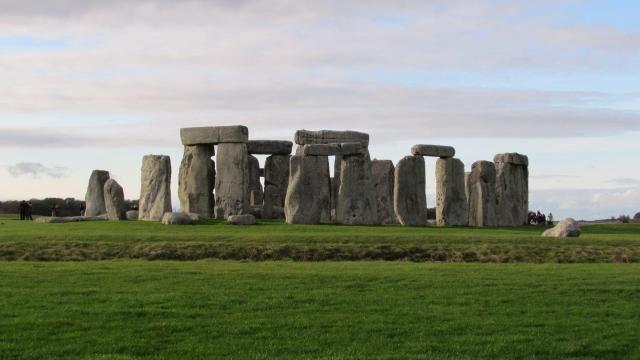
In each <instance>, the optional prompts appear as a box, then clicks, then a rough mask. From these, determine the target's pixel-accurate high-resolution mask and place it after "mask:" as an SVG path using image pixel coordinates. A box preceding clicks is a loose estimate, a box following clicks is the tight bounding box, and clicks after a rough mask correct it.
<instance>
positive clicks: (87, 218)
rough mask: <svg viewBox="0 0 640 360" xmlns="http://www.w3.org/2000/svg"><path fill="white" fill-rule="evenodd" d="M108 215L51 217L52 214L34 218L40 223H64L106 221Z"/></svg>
mask: <svg viewBox="0 0 640 360" xmlns="http://www.w3.org/2000/svg"><path fill="white" fill-rule="evenodd" d="M106 220H107V215H98V216H60V217H50V216H41V217H38V218H36V219H35V220H34V222H36V223H38V224H62V223H70V222H81V221H106Z"/></svg>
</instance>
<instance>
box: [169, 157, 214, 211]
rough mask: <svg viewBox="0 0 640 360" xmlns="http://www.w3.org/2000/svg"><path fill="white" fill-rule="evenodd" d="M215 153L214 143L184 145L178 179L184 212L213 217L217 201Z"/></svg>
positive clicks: (181, 207) (179, 195) (181, 205)
mask: <svg viewBox="0 0 640 360" xmlns="http://www.w3.org/2000/svg"><path fill="white" fill-rule="evenodd" d="M213 154H214V150H213V146H212V145H193V146H185V147H184V156H183V157H182V162H181V163H180V175H179V181H178V197H179V198H180V209H181V211H182V212H185V213H196V214H200V215H202V216H203V217H205V218H210V217H211V215H212V213H213V206H214V203H215V201H214V196H213V187H214V184H215V163H214V161H213V160H212V159H211V157H212V156H213Z"/></svg>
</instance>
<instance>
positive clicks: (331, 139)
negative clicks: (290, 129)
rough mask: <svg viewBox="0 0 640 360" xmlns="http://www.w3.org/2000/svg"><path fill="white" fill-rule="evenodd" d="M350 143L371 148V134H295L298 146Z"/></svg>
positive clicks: (330, 131) (356, 132) (327, 131)
mask: <svg viewBox="0 0 640 360" xmlns="http://www.w3.org/2000/svg"><path fill="white" fill-rule="evenodd" d="M350 142H357V143H360V144H362V145H365V146H369V134H366V133H362V132H358V131H351V130H345V131H336V130H319V131H310V130H298V131H296V134H295V143H296V144H298V145H309V144H340V143H350Z"/></svg>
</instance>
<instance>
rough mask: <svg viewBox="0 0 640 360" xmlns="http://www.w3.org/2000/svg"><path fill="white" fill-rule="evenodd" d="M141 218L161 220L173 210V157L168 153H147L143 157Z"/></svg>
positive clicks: (140, 201)
mask: <svg viewBox="0 0 640 360" xmlns="http://www.w3.org/2000/svg"><path fill="white" fill-rule="evenodd" d="M138 205H139V220H143V221H160V219H162V215H164V213H166V212H171V159H170V158H169V156H166V155H146V156H145V157H144V158H143V159H142V187H141V189H140V200H139V203H138Z"/></svg>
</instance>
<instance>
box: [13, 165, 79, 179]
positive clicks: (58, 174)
mask: <svg viewBox="0 0 640 360" xmlns="http://www.w3.org/2000/svg"><path fill="white" fill-rule="evenodd" d="M6 170H7V172H8V173H9V174H10V175H11V176H14V177H20V176H23V175H31V176H32V177H34V178H39V177H42V176H47V177H50V178H55V179H59V178H63V177H65V176H67V175H68V173H69V169H67V168H65V167H59V166H58V167H47V166H44V165H43V164H40V163H29V162H23V163H17V164H15V165H9V166H7V167H6Z"/></svg>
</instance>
